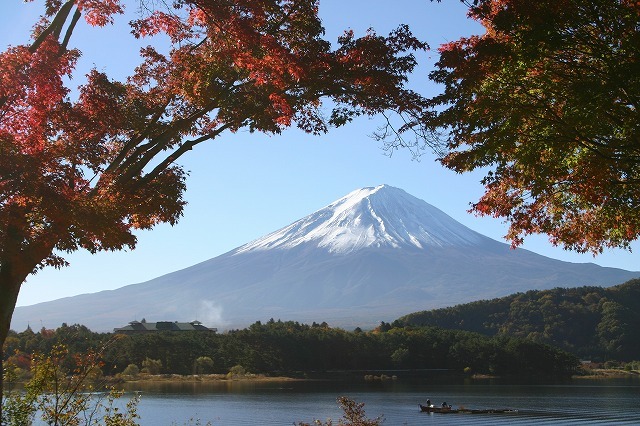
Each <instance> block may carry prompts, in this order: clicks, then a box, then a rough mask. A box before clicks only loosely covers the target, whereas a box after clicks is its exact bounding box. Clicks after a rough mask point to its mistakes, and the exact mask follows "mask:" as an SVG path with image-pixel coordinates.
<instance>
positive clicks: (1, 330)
mask: <svg viewBox="0 0 640 426" xmlns="http://www.w3.org/2000/svg"><path fill="white" fill-rule="evenodd" d="M25 278H26V275H25V276H16V274H14V273H13V268H12V264H11V262H8V261H5V260H0V400H2V398H3V391H4V382H3V380H4V363H3V360H4V349H3V348H4V342H5V340H6V339H7V334H9V327H10V326H11V317H12V316H13V311H14V309H15V307H16V302H17V301H18V293H19V292H20V286H21V285H22V282H23V281H24V280H25ZM0 424H2V404H0Z"/></svg>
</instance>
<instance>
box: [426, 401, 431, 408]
mask: <svg viewBox="0 0 640 426" xmlns="http://www.w3.org/2000/svg"><path fill="white" fill-rule="evenodd" d="M427 407H429V408H431V400H430V399H427Z"/></svg>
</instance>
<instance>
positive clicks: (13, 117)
mask: <svg viewBox="0 0 640 426" xmlns="http://www.w3.org/2000/svg"><path fill="white" fill-rule="evenodd" d="M125 3H131V4H132V5H131V6H132V7H136V6H139V5H140V4H145V5H146V6H147V9H146V10H150V8H152V7H154V6H157V7H156V8H155V9H153V10H151V12H150V13H148V14H146V15H140V16H139V19H137V20H135V21H133V22H132V23H131V28H132V34H133V36H135V37H138V38H146V39H148V40H150V43H151V44H150V45H149V46H148V47H146V48H144V49H143V50H142V51H141V52H140V63H139V65H138V67H137V68H136V69H135V72H134V73H133V75H131V76H130V77H129V78H128V79H126V80H125V81H116V80H114V79H112V78H110V77H109V76H108V75H106V74H105V73H104V72H101V71H98V70H97V69H94V70H91V71H90V72H89V73H88V75H87V76H86V82H84V83H83V84H82V85H81V86H80V87H78V88H75V87H74V88H73V89H74V91H73V92H72V88H71V87H69V86H68V84H69V81H70V79H69V78H68V77H72V76H73V75H74V73H75V68H74V67H75V64H76V61H77V59H78V57H79V55H80V53H81V52H79V51H77V50H75V49H73V48H72V45H73V38H72V34H73V30H74V28H75V27H76V26H77V25H86V23H88V24H90V25H94V26H95V25H98V26H102V25H107V24H109V23H111V22H113V21H114V20H115V19H118V18H120V15H121V14H122V13H123V11H124V7H125ZM169 3H171V2H167V3H165V2H149V3H148V4H146V3H145V2H138V1H131V2H125V1H124V0H66V1H63V0H46V1H45V4H46V15H45V16H44V17H43V19H42V20H41V21H40V22H38V23H37V24H36V25H35V27H34V32H33V39H32V41H31V43H30V44H27V45H22V46H14V47H9V48H8V49H7V50H6V51H4V52H2V53H0V158H1V159H2V161H0V308H1V309H0V313H1V317H0V336H1V339H0V344H1V343H2V341H4V338H5V337H6V333H7V330H8V327H9V323H10V319H11V315H12V312H13V309H14V306H15V302H16V298H17V295H18V291H19V289H20V286H21V284H22V282H23V281H24V279H25V278H26V277H27V276H28V275H29V274H30V273H32V272H33V271H34V270H36V269H37V268H39V267H43V266H47V265H52V266H56V267H60V266H63V265H65V261H64V259H63V258H62V257H61V254H64V253H65V252H71V251H74V250H77V249H80V248H83V249H87V250H89V251H91V252H96V251H99V250H119V249H122V248H127V247H129V248H133V247H134V246H135V243H136V238H135V236H134V234H133V231H134V230H135V229H149V228H152V227H153V226H154V225H156V224H158V223H161V222H168V223H172V224H173V223H175V222H176V221H177V220H178V219H179V218H180V216H181V215H182V211H183V207H184V204H185V202H184V200H183V192H184V190H185V172H184V170H183V169H182V168H181V166H180V165H179V164H178V163H176V161H177V160H178V159H179V158H180V157H181V156H182V155H183V154H185V153H186V152H188V151H189V150H191V149H192V148H193V147H195V146H196V145H198V144H200V143H203V142H205V141H209V140H212V139H215V138H216V137H218V136H219V135H221V134H222V133H223V132H235V131H237V130H239V129H249V130H250V131H260V132H267V133H272V134H273V133H279V132H281V131H282V130H283V129H285V128H287V127H289V126H293V125H296V126H298V127H299V128H301V129H303V130H304V131H306V132H309V133H313V134H321V133H324V132H326V131H327V130H328V129H329V128H330V127H331V126H341V125H343V124H346V123H348V122H349V121H351V120H352V119H353V118H354V117H357V116H360V115H376V114H380V113H385V115H384V117H385V119H384V121H383V128H384V127H385V126H390V125H391V123H390V122H389V121H387V119H388V117H389V115H390V114H393V113H397V114H399V115H401V116H402V119H403V121H402V123H406V124H405V125H404V126H403V127H401V128H399V129H398V130H397V131H391V132H388V134H390V135H393V137H394V138H402V137H404V136H403V135H405V136H406V135H410V134H411V135H412V137H415V136H416V134H415V133H412V132H415V126H414V125H415V124H417V118H418V117H419V116H420V115H421V111H422V110H423V109H424V107H425V100H424V99H423V98H422V97H421V96H419V95H418V94H416V93H414V92H412V91H411V90H408V89H407V88H405V83H406V81H407V75H408V74H409V73H410V72H411V71H412V70H413V68H414V66H415V65H416V60H415V58H414V56H413V53H412V52H413V51H415V50H423V49H425V48H426V45H425V44H424V43H423V42H421V41H419V40H418V39H416V38H415V37H413V35H412V34H411V32H410V31H409V29H408V28H407V27H406V26H400V27H398V29H397V30H395V31H393V32H392V33H391V34H389V35H388V36H381V35H378V34H376V33H375V32H374V31H373V30H371V31H369V32H368V33H367V34H365V35H363V36H362V37H359V38H358V37H356V36H355V35H354V34H353V33H351V32H346V33H345V34H344V35H343V36H342V37H340V38H339V40H337V44H336V45H335V47H334V46H332V44H331V42H330V41H328V40H325V39H323V35H324V29H323V27H322V24H321V22H320V20H319V18H318V2H317V1H313V0H176V1H174V2H172V3H171V5H168V4H169ZM82 18H84V20H83V19H82ZM85 21H86V22H85ZM158 35H159V36H162V37H161V40H166V39H169V40H170V42H171V43H170V46H169V47H166V46H164V45H163V47H162V48H159V47H158V46H157V45H154V43H155V40H156V38H155V37H154V36H158ZM156 44H160V43H156ZM84 53H85V54H90V52H84ZM405 132H407V133H405Z"/></svg>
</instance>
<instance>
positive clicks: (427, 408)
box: [419, 404, 518, 414]
mask: <svg viewBox="0 0 640 426" xmlns="http://www.w3.org/2000/svg"><path fill="white" fill-rule="evenodd" d="M419 405H420V411H422V412H425V413H441V414H458V413H461V414H505V413H517V412H518V410H513V409H511V408H485V409H472V408H463V407H460V408H452V407H451V406H447V407H436V406H434V405H422V404H419Z"/></svg>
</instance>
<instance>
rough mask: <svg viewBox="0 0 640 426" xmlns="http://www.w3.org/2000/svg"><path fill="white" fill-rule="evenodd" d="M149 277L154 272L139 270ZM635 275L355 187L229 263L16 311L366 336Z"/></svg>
mask: <svg viewBox="0 0 640 426" xmlns="http://www.w3.org/2000/svg"><path fill="white" fill-rule="evenodd" d="M140 267H147V268H148V267H153V265H140ZM638 276H640V272H631V271H624V270H621V269H616V268H604V267H600V266H598V265H595V264H593V263H585V264H578V263H569V262H562V261H559V260H555V259H550V258H547V257H544V256H541V255H538V254H535V253H532V252H530V251H527V250H523V249H518V250H511V249H510V247H509V245H508V244H504V243H500V242H498V241H495V240H492V239H490V238H488V237H485V236H483V235H481V234H479V233H477V232H475V231H472V230H470V229H469V228H467V227H465V226H463V225H462V224H460V223H458V222H456V221H455V220H453V219H452V218H451V217H449V216H447V215H446V214H445V213H443V212H442V211H440V210H438V209H437V208H435V207H433V206H431V205H429V204H427V203H426V202H424V201H421V200H419V199H417V198H415V197H413V196H411V195H409V194H407V193H406V192H404V191H402V190H400V189H397V188H393V187H390V186H387V185H381V186H377V187H372V188H362V189H359V190H356V191H353V192H351V193H350V194H348V195H347V196H345V197H343V198H341V199H339V200H337V201H335V202H334V203H331V204H330V205H328V206H327V207H325V208H323V209H320V210H318V211H317V212H315V213H312V214H310V215H309V216H307V217H304V218H302V219H300V220H298V221H296V222H294V223H292V224H291V225H289V226H287V227H284V228H282V229H280V230H278V231H275V232H273V233H271V234H268V235H266V236H264V237H263V238H259V239H257V240H255V241H253V242H250V243H248V244H246V245H243V246H241V247H238V248H236V249H235V250H232V251H230V252H228V253H225V254H222V255H220V256H217V257H215V258H213V259H209V260H207V261H205V262H201V263H199V264H196V265H193V266H191V267H188V268H185V269H182V270H179V271H176V272H173V273H170V274H166V275H163V276H160V277H157V278H154V279H152V280H150V281H147V282H144V283H139V284H132V285H128V286H125V287H121V288H119V289H117V290H111V291H103V292H99V293H92V294H84V295H79V296H75V297H69V298H64V299H58V300H54V301H51V302H46V303H40V304H37V305H32V306H23V307H19V308H16V310H15V312H14V316H13V319H12V322H11V326H12V328H14V329H15V330H18V331H20V330H24V329H25V328H26V327H27V325H28V324H43V325H44V326H46V327H49V328H54V327H59V326H60V324H62V323H63V322H66V323H68V324H73V323H78V324H84V325H86V326H88V327H89V328H91V329H92V330H96V331H108V330H111V329H113V328H114V327H120V326H123V325H125V324H126V323H127V322H129V321H132V320H135V319H141V318H143V317H144V318H146V319H147V320H149V321H192V320H194V319H198V320H201V321H202V322H204V323H205V324H207V325H208V326H211V327H218V328H219V329H228V328H240V327H245V326H247V325H249V324H251V323H253V322H255V321H258V320H260V321H265V320H268V319H269V318H276V319H277V318H280V319H283V320H294V321H300V322H305V323H311V322H313V321H315V322H323V321H327V322H328V323H329V324H331V325H332V326H339V327H344V328H352V327H355V326H360V327H372V326H375V325H377V324H378V323H379V322H380V321H393V320H394V319H396V318H398V317H400V316H403V315H406V314H409V313H412V312H416V311H420V310H424V309H432V308H439V307H445V306H452V305H456V304H459V303H465V302H471V301H474V300H479V299H487V298H493V297H500V296H506V295H508V294H511V293H515V292H524V291H527V290H533V289H537V290H543V289H549V288H553V287H574V286H583V285H615V284H620V283H622V282H625V281H627V280H630V279H632V278H637V277H638Z"/></svg>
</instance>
